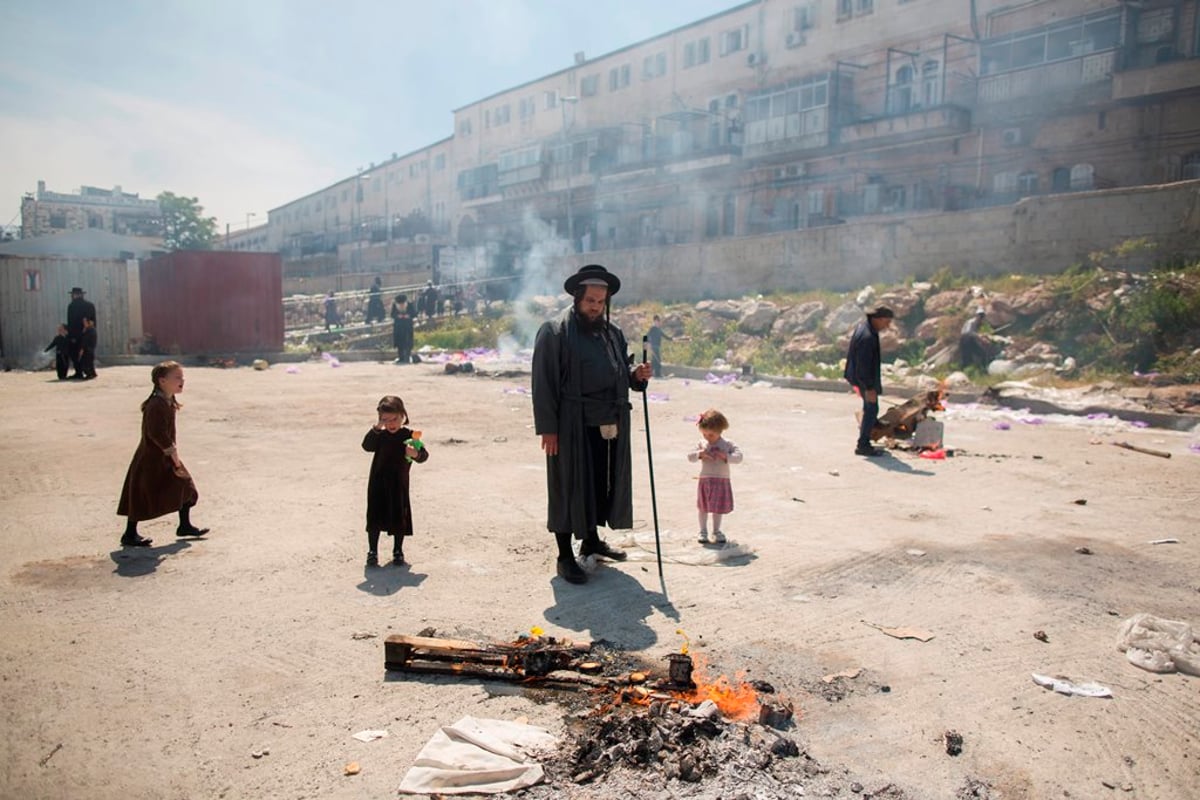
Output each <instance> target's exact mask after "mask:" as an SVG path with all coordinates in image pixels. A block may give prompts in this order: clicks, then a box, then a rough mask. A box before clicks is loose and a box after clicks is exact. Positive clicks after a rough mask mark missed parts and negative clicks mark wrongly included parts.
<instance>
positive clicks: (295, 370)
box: [284, 366, 300, 375]
mask: <svg viewBox="0 0 1200 800" xmlns="http://www.w3.org/2000/svg"><path fill="white" fill-rule="evenodd" d="M299 371H300V368H299V367H295V366H293V367H288V368H287V369H285V370H284V372H286V373H287V374H288V375H295V374H296V373H298V372H299Z"/></svg>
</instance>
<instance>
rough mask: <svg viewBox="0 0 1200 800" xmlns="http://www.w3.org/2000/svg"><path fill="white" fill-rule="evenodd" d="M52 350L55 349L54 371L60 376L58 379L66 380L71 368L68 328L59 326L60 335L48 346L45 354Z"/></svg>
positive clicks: (44, 351)
mask: <svg viewBox="0 0 1200 800" xmlns="http://www.w3.org/2000/svg"><path fill="white" fill-rule="evenodd" d="M50 348H54V371H55V372H56V373H57V374H58V379H59V380H60V381H61V380H66V377H67V370H68V369H69V368H70V366H71V342H70V340H69V339H68V338H67V326H66V325H61V324H60V325H59V326H58V333H57V335H55V337H54V339H53V340H52V341H51V342H50V344H48V345H46V349H45V350H43V351H42V352H43V353H48V352H50Z"/></svg>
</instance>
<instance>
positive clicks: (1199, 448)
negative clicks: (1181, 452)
mask: <svg viewBox="0 0 1200 800" xmlns="http://www.w3.org/2000/svg"><path fill="white" fill-rule="evenodd" d="M1188 450H1191V451H1192V452H1193V453H1195V454H1196V455H1200V442H1192V443H1191V444H1189V445H1188Z"/></svg>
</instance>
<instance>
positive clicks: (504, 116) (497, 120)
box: [492, 103, 512, 127]
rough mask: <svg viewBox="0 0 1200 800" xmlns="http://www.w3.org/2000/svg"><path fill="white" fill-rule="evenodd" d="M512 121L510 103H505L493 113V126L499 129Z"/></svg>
mask: <svg viewBox="0 0 1200 800" xmlns="http://www.w3.org/2000/svg"><path fill="white" fill-rule="evenodd" d="M511 121H512V109H511V108H510V107H509V105H508V103H505V104H504V105H502V106H497V107H496V109H495V111H493V112H492V124H493V125H495V126H497V127H499V126H500V125H507V124H508V123H509V122H511Z"/></svg>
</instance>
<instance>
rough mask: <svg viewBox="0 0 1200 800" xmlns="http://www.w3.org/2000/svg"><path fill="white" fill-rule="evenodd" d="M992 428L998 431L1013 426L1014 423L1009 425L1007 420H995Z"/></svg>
mask: <svg viewBox="0 0 1200 800" xmlns="http://www.w3.org/2000/svg"><path fill="white" fill-rule="evenodd" d="M992 428H993V429H994V430H998V431H1006V430H1009V429H1010V428H1012V425H1009V424H1008V423H1007V422H993V423H992Z"/></svg>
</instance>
